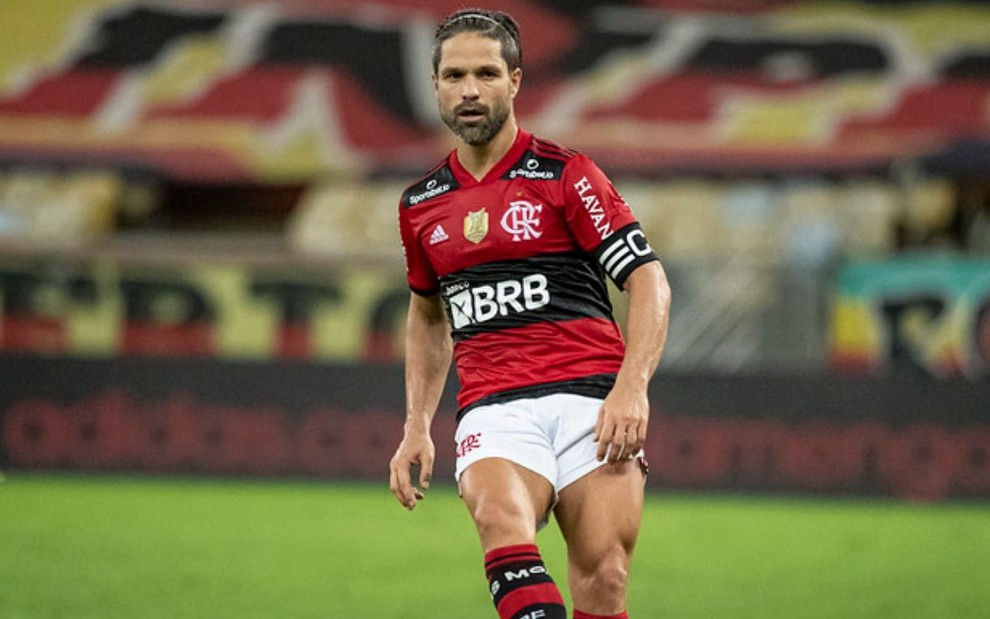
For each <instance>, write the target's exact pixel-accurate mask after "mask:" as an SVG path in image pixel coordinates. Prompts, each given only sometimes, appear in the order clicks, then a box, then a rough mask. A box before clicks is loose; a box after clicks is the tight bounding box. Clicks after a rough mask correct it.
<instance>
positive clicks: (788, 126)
mask: <svg viewBox="0 0 990 619" xmlns="http://www.w3.org/2000/svg"><path fill="white" fill-rule="evenodd" d="M462 6H463V4H462V3H460V2H454V1H451V0H440V1H434V0H380V1H379V2H374V3H369V2H358V1H356V0H339V1H336V2H313V1H312V0H279V1H278V2H275V1H273V0H269V1H261V0H259V1H253V2H193V3H190V2H186V1H181V0H155V1H153V2H152V1H144V2H142V1H131V0H73V1H71V2H69V1H66V2H34V1H33V0H5V1H4V15H3V17H4V19H3V20H2V21H0V39H2V40H3V41H4V46H3V48H2V49H0V159H12V160H30V159H32V158H35V159H42V160H45V161H59V162H65V163H69V164H78V163H80V162H83V163H85V164H87V165H94V164H103V165H111V166H120V167H131V168H135V167H136V168H142V169H149V170H153V171H155V172H156V173H159V174H161V175H164V176H168V177H171V178H179V179H187V180H188V179H195V180H200V181H202V180H212V181H232V180H247V179H253V180H264V181H274V180H287V179H300V178H306V177H309V176H311V175H313V174H318V173H322V172H325V171H328V170H332V171H336V172H345V173H353V172H356V171H367V170H369V169H393V170H394V169H409V168H410V167H411V168H413V169H415V170H419V169H420V168H421V167H422V162H423V161H430V160H432V159H433V158H435V157H437V156H439V155H440V154H441V153H442V152H444V151H445V150H446V149H447V148H448V147H449V142H448V141H447V140H446V139H445V137H444V136H443V131H442V129H441V128H440V125H439V123H438V119H437V114H436V104H435V98H434V93H433V91H432V84H431V82H430V74H431V72H432V67H431V66H430V62H429V57H430V45H431V43H432V34H433V29H434V27H435V25H436V24H437V22H438V21H439V20H440V19H441V18H442V17H443V16H444V15H445V14H447V13H448V12H450V11H451V10H454V9H458V8H462ZM500 8H503V9H506V10H508V11H510V12H511V13H513V14H514V15H515V16H516V17H517V18H518V19H519V21H520V22H521V23H522V24H523V30H522V38H523V47H524V49H525V50H526V59H527V60H526V63H527V64H526V79H525V82H524V85H523V88H522V90H521V92H520V95H519V97H518V98H517V100H516V101H517V102H516V108H517V111H518V113H519V116H520V118H521V121H522V124H523V125H524V126H526V127H527V128H528V129H530V130H532V131H535V132H537V133H540V134H543V135H547V136H549V137H557V138H558V139H562V140H565V139H566V141H567V142H568V145H569V146H571V147H572V148H576V149H579V150H584V151H587V152H589V153H591V152H593V153H594V154H595V156H596V158H597V159H598V160H599V162H600V163H602V164H603V165H605V166H606V167H608V168H610V169H619V168H622V169H627V170H646V171H653V170H657V169H672V168H697V167H717V168H730V167H761V168H809V167H811V168H818V169H840V168H862V167H869V166H884V165H887V164H889V163H890V162H891V161H896V160H899V159H901V158H903V157H917V156H925V155H931V156H944V157H943V158H944V159H945V160H946V161H951V160H952V157H951V155H952V153H953V152H956V149H957V148H958V147H959V146H960V145H959V142H960V141H967V140H968V141H969V143H970V145H971V146H973V145H975V146H978V147H980V148H982V149H983V150H984V152H985V150H986V148H987V140H988V129H990V127H988V118H987V114H986V109H987V103H988V98H990V63H988V62H987V59H988V57H990V41H988V38H987V32H988V31H990V7H988V6H987V5H986V3H983V2H972V1H970V2H936V1H924V0H916V1H912V2H869V1H861V2H817V1H816V2H810V1H798V0H790V1H776V0H775V1H770V0H766V1H746V2H717V3H715V2H707V3H706V2H683V1H679V0H641V1H637V2H630V1H624V0H615V1H613V2H608V3H589V2H544V1H540V0H513V1H512V2H507V3H502V4H500ZM960 165H966V163H965V162H961V163H960Z"/></svg>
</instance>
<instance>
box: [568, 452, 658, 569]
mask: <svg viewBox="0 0 990 619" xmlns="http://www.w3.org/2000/svg"><path fill="white" fill-rule="evenodd" d="M644 482H645V476H644V473H643V469H642V468H641V465H640V462H639V460H638V459H633V460H624V461H622V462H617V463H615V464H606V465H604V466H600V467H598V468H596V469H595V470H594V471H592V472H591V473H588V474H587V475H585V476H584V477H582V478H580V479H578V480H577V481H575V482H574V483H572V484H570V485H568V486H567V487H566V488H564V489H562V490H561V491H560V496H559V498H558V502H557V505H556V507H555V508H554V515H555V517H556V519H557V523H558V524H559V525H560V530H561V533H563V535H564V539H565V540H566V541H567V545H568V550H569V555H570V556H571V559H572V562H576V563H578V564H588V565H594V563H595V562H596V561H598V560H599V559H600V558H601V557H602V556H603V555H605V554H608V553H610V552H614V551H615V550H616V549H618V548H621V549H622V550H623V551H624V552H625V553H626V555H627V556H631V555H632V551H633V548H634V547H635V545H636V537H637V536H638V535H639V525H640V520H641V518H642V513H643V493H644V486H645V483H644Z"/></svg>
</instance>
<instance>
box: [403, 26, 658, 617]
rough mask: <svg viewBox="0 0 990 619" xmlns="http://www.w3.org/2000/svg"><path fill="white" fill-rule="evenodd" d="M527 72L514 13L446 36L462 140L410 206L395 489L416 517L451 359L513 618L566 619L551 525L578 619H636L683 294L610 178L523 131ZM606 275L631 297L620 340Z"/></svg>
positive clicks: (475, 478)
mask: <svg viewBox="0 0 990 619" xmlns="http://www.w3.org/2000/svg"><path fill="white" fill-rule="evenodd" d="M521 57H522V50H521V47H520V37H519V27H518V25H517V24H516V22H515V21H514V20H513V18H512V17H510V16H509V15H507V14H505V13H502V12H498V11H487V10H481V9H466V10H462V11H458V12H455V13H453V14H451V15H450V16H448V17H447V18H446V19H445V20H444V21H443V23H442V24H441V25H440V26H439V27H438V29H437V30H436V35H435V39H434V47H433V70H434V75H433V82H434V86H435V88H436V94H437V100H438V103H439V108H440V115H441V117H442V119H443V121H444V123H445V124H446V125H447V126H448V127H449V128H450V129H451V131H452V132H453V133H454V134H455V135H456V136H457V137H458V138H459V140H458V142H457V146H456V148H455V149H454V151H453V152H452V153H450V155H449V156H448V157H447V158H446V159H445V160H444V161H442V162H440V163H439V165H437V166H436V167H434V168H433V169H432V170H430V171H429V172H428V173H427V174H426V175H425V176H424V177H423V178H422V179H420V180H419V181H417V182H416V183H414V184H413V185H412V186H410V187H409V188H408V189H407V190H406V191H405V192H404V193H403V195H402V198H401V203H400V206H399V227H400V232H401V238H402V243H403V248H404V250H405V254H406V264H407V277H408V281H409V286H410V288H411V290H412V294H411V295H410V305H409V315H408V322H407V335H406V371H405V376H406V398H407V416H406V423H405V432H404V437H403V439H402V442H401V443H400V444H399V446H398V449H397V450H396V452H395V455H394V456H393V458H392V461H391V463H390V485H391V489H392V492H393V493H394V494H395V497H396V498H397V499H398V500H399V502H400V503H402V505H404V506H405V507H406V508H408V509H410V510H411V509H413V508H414V507H415V506H416V503H417V501H418V500H420V499H422V498H423V496H424V495H423V490H425V489H426V488H428V487H429V485H430V478H431V474H432V470H433V463H434V456H435V449H434V444H433V441H432V438H431V435H430V426H431V422H432V419H433V416H434V413H435V411H436V408H437V405H438V402H439V400H440V395H441V392H442V390H443V385H444V381H445V379H446V376H447V372H448V369H449V367H450V363H451V359H452V358H453V359H455V360H456V368H457V373H458V379H459V382H460V386H461V390H460V392H459V394H458V404H459V406H460V410H459V413H458V429H457V433H456V437H455V441H456V443H457V464H456V477H457V481H458V483H459V489H460V493H461V496H462V497H463V499H464V502H465V503H466V505H467V508H468V511H469V512H470V515H471V517H472V518H473V520H474V523H475V526H476V528H477V532H478V536H479V537H480V540H481V545H482V548H483V550H484V554H485V556H484V559H485V570H486V573H487V577H488V580H489V586H490V591H491V594H492V597H493V600H494V603H495V606H496V609H497V611H498V616H499V617H500V618H501V619H540V618H544V619H566V610H565V607H564V601H563V599H562V597H561V594H560V592H559V590H558V588H557V586H556V585H555V584H554V581H553V580H552V579H551V577H550V575H549V574H548V573H547V570H546V568H545V566H544V564H543V561H542V559H541V558H540V552H539V549H538V547H537V546H536V533H537V531H538V530H539V528H540V526H541V525H542V524H545V522H546V520H547V518H548V517H549V515H550V513H551V512H552V513H553V515H554V517H555V518H556V519H557V522H558V525H559V527H560V530H561V531H562V533H563V536H564V539H565V542H566V543H567V548H568V583H569V585H570V590H571V596H572V601H573V604H574V614H573V617H574V618H575V619H592V618H599V619H606V618H607V619H622V618H626V617H628V615H627V614H626V583H627V574H628V570H629V563H630V558H631V556H632V552H633V547H634V546H635V543H636V538H637V535H638V532H639V526H640V519H641V513H642V506H643V489H644V481H645V475H646V466H645V462H644V461H643V459H642V458H643V454H642V447H643V443H644V441H645V439H646V431H647V421H648V417H649V404H648V401H647V384H648V382H649V380H650V377H651V376H652V375H653V372H654V371H655V369H656V367H657V364H658V362H659V359H660V354H661V351H662V349H663V345H664V341H665V339H666V334H667V322H668V311H669V306H670V290H669V287H668V284H667V280H666V276H665V275H664V272H663V270H662V268H661V266H660V263H659V262H658V261H657V259H656V256H655V255H654V252H653V250H652V249H651V248H650V245H649V244H648V242H647V239H646V237H645V236H644V234H643V232H642V230H641V228H640V226H639V224H638V223H637V222H636V220H635V218H634V217H633V214H632V213H631V211H630V209H629V207H628V206H627V205H626V204H625V202H624V201H623V199H622V198H621V196H620V195H619V194H618V192H617V191H616V189H615V188H614V187H613V186H612V184H611V183H610V182H609V180H608V178H606V176H605V175H604V173H603V172H602V171H601V170H600V169H599V168H598V167H597V166H596V165H595V164H594V163H593V162H592V161H591V160H590V159H588V158H587V157H585V156H583V155H581V154H579V153H576V152H574V151H572V150H569V149H567V148H565V147H563V146H560V145H557V144H555V143H553V142H550V141H547V140H544V139H541V138H538V137H535V136H533V135H531V134H529V133H527V132H526V131H524V130H522V129H521V128H520V127H519V126H518V125H517V123H516V117H515V113H514V110H513V98H514V97H515V96H516V94H517V93H518V92H519V88H520V85H521V82H522V69H521ZM606 275H607V276H608V277H610V278H611V279H612V281H614V282H615V284H616V285H617V286H618V287H619V288H621V289H623V290H625V291H626V292H627V293H628V294H629V312H628V321H627V325H626V338H625V341H623V337H622V334H621V332H620V330H619V327H618V326H617V325H616V322H615V320H614V318H613V316H612V308H611V304H610V302H609V298H608V291H607V287H606V280H605V276H606ZM415 466H418V467H419V476H418V477H419V479H418V487H417V486H416V485H414V481H413V479H412V477H413V474H414V472H413V469H414V467H415Z"/></svg>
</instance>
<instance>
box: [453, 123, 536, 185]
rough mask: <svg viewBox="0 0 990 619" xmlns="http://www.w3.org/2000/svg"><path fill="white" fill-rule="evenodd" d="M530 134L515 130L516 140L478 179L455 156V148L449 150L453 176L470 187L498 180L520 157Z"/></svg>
mask: <svg viewBox="0 0 990 619" xmlns="http://www.w3.org/2000/svg"><path fill="white" fill-rule="evenodd" d="M531 137H532V135H530V134H529V133H527V132H526V131H523V130H522V129H521V128H520V129H518V130H517V131H516V140H515V141H514V142H513V143H512V146H510V147H509V150H508V151H506V153H505V154H504V155H502V158H501V159H499V160H498V163H496V164H495V165H494V166H492V169H491V170H489V171H488V173H487V174H485V176H484V177H483V178H482V179H481V180H478V179H476V178H475V177H474V176H472V175H471V173H470V172H468V171H467V170H466V169H465V168H464V166H463V165H461V161H460V159H458V158H457V149H454V150H453V151H451V153H450V155H448V156H447V161H448V163H449V165H450V169H451V171H452V172H453V173H454V178H455V179H457V183H458V184H459V185H460V186H461V187H470V186H472V185H484V184H486V183H490V182H492V181H494V180H498V179H499V178H501V177H502V175H503V174H505V173H506V171H508V169H509V168H510V167H511V166H512V164H513V163H515V162H516V161H518V160H519V158H520V157H522V155H523V153H524V152H525V151H526V147H527V146H529V141H530V138H531Z"/></svg>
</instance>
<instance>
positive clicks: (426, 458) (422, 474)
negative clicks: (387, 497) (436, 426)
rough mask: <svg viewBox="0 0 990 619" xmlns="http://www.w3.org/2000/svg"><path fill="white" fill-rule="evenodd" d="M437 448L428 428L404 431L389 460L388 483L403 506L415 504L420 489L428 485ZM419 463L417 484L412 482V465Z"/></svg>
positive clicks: (420, 493)
mask: <svg viewBox="0 0 990 619" xmlns="http://www.w3.org/2000/svg"><path fill="white" fill-rule="evenodd" d="M435 456H436V448H435V447H434V446H433V439H432V438H430V435H429V433H428V432H408V431H407V432H406V434H405V436H404V437H403V438H402V442H401V443H399V448H398V449H396V450H395V455H394V456H392V460H391V462H389V487H390V488H391V489H392V494H394V495H395V498H396V500H398V501H399V503H401V504H402V506H403V507H405V508H406V509H409V510H411V509H413V508H414V507H416V502H417V501H419V500H421V499H422V498H423V491H425V490H427V489H428V488H429V487H430V480H431V479H432V478H433V460H434V457H435ZM414 465H415V466H418V467H419V486H420V488H422V490H420V489H419V488H416V487H415V486H413V484H412V468H413V466H414Z"/></svg>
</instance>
